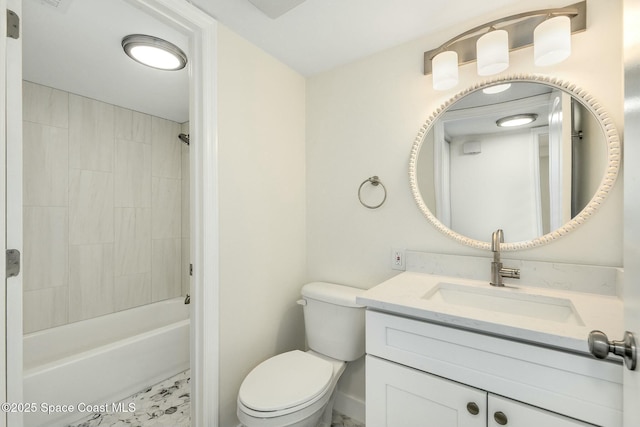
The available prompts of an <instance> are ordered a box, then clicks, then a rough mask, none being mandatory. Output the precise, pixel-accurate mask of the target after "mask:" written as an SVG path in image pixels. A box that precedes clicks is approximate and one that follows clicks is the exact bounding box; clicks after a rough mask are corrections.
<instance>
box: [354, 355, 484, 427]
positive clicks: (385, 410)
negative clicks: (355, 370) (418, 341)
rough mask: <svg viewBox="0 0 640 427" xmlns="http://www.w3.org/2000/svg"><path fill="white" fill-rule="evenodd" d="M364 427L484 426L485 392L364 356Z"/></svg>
mask: <svg viewBox="0 0 640 427" xmlns="http://www.w3.org/2000/svg"><path fill="white" fill-rule="evenodd" d="M366 363H367V372H368V374H367V390H366V394H367V401H369V402H377V403H376V404H375V405H367V414H366V417H367V427H399V426H402V427H486V423H487V412H486V405H487V393H486V392H485V391H482V390H478V389H476V388H473V387H469V386H466V385H463V384H459V383H456V382H454V381H450V380H446V379H444V378H441V377H437V376H435V375H431V374H427V373H425V372H421V371H418V370H415V369H412V368H408V367H406V366H402V365H399V364H397V363H393V362H388V361H386V360H382V359H378V358H377V357H373V356H367V361H366Z"/></svg>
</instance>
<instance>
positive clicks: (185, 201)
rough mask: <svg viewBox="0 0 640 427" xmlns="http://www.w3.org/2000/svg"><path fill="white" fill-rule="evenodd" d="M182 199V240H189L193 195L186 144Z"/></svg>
mask: <svg viewBox="0 0 640 427" xmlns="http://www.w3.org/2000/svg"><path fill="white" fill-rule="evenodd" d="M181 185H182V187H181V189H180V192H181V198H182V202H181V205H182V214H181V217H182V221H181V222H182V238H189V226H190V224H189V221H190V218H189V212H190V211H191V209H190V206H189V200H190V197H191V195H190V194H189V146H188V145H186V144H184V145H183V146H182V182H181Z"/></svg>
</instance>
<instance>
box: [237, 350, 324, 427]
mask: <svg viewBox="0 0 640 427" xmlns="http://www.w3.org/2000/svg"><path fill="white" fill-rule="evenodd" d="M333 372H334V367H333V364H332V363H331V362H329V361H327V360H324V359H322V358H319V357H317V356H314V355H312V354H310V353H305V352H302V351H299V350H294V351H289V352H287V353H282V354H279V355H277V356H274V357H272V358H270V359H267V360H265V361H264V362H262V363H261V364H259V365H258V366H256V367H255V368H254V369H253V370H252V371H251V372H250V373H249V375H247V377H246V378H245V380H244V381H243V383H242V385H241V386H240V391H239V393H238V400H239V401H240V402H241V403H242V405H243V406H245V407H246V408H247V409H250V410H252V411H251V412H253V411H256V412H259V413H260V414H261V416H262V417H276V416H281V415H284V414H287V413H290V412H293V411H299V410H300V409H302V408H305V407H306V406H309V405H311V404H313V403H315V401H317V400H318V399H320V398H321V397H322V396H323V395H324V394H325V392H326V390H327V389H328V388H329V387H330V386H331V384H332V378H333Z"/></svg>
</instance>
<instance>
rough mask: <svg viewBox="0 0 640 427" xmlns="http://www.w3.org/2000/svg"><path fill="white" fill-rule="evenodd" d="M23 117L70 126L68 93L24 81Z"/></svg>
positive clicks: (29, 120)
mask: <svg viewBox="0 0 640 427" xmlns="http://www.w3.org/2000/svg"><path fill="white" fill-rule="evenodd" d="M22 119H23V120H24V121H28V122H33V123H40V124H43V125H49V126H55V127H60V128H67V127H69V95H68V93H67V92H63V91H61V90H57V89H52V88H50V87H47V86H42V85H39V84H36V83H31V82H27V81H23V82H22Z"/></svg>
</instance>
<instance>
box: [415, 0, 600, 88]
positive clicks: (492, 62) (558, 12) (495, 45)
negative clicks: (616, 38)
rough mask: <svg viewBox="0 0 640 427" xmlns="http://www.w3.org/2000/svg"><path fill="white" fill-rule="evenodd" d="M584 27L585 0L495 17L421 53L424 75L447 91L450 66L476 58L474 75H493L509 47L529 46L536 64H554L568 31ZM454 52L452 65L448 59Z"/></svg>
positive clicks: (567, 43) (566, 45) (505, 62)
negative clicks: (559, 6) (431, 76)
mask: <svg viewBox="0 0 640 427" xmlns="http://www.w3.org/2000/svg"><path fill="white" fill-rule="evenodd" d="M586 28H587V2H586V0H584V1H581V2H579V3H575V4H572V5H570V6H567V7H564V8H559V9H543V10H535V11H531V12H524V13H519V14H516V15H511V16H507V17H505V18H500V19H496V20H494V21H491V22H488V23H486V24H483V25H480V26H478V27H475V28H472V29H471V30H469V31H465V32H464V33H462V34H459V35H457V36H456V37H454V38H452V39H451V40H448V41H447V42H445V43H443V44H442V45H441V46H440V47H437V48H436V49H432V50H430V51H427V52H425V53H424V74H425V75H429V74H433V88H434V89H436V90H447V89H450V88H452V87H454V86H455V85H456V84H457V74H458V73H457V70H456V71H453V68H457V67H458V66H459V65H463V64H467V63H469V62H472V61H477V63H478V64H477V67H478V75H480V76H489V75H492V74H497V73H500V72H502V71H504V70H505V69H507V67H508V66H509V52H510V51H511V50H514V49H519V48H522V47H527V46H531V45H533V46H534V58H535V65H536V66H547V65H552V64H557V63H559V62H561V61H563V60H565V59H566V58H568V57H569V55H570V54H571V34H573V33H576V32H580V31H584V30H585V29H586ZM487 30H489V31H488V32H487ZM454 53H455V54H456V56H457V63H456V64H452V62H451V61H452V58H453V57H454V55H453V54H454ZM444 54H447V55H444ZM444 58H447V61H444ZM454 65H455V67H454ZM454 75H455V76H456V77H455V79H454V78H453V77H452V76H454ZM443 76H444V77H443ZM447 76H448V77H447ZM454 81H455V83H453V82H454ZM445 82H446V83H445Z"/></svg>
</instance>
